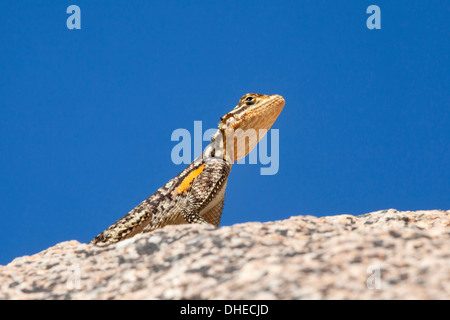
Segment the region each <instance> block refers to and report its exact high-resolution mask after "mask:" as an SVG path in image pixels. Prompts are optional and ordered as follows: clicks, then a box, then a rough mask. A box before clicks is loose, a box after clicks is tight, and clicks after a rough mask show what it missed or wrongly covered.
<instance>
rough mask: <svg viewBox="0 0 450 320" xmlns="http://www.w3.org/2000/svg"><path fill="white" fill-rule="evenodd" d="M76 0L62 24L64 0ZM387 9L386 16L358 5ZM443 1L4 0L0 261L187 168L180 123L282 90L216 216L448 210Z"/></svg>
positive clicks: (0, 17) (209, 121) (81, 237)
mask: <svg viewBox="0 0 450 320" xmlns="http://www.w3.org/2000/svg"><path fill="white" fill-rule="evenodd" d="M71 4H76V5H78V6H79V7H80V8H81V30H68V29H67V27H66V19H67V18H68V17H69V14H67V13H66V8H67V7H68V6H69V5H71ZM371 4H376V5H378V6H379V7H380V9H381V30H369V29H368V28H367V27H366V19H367V18H368V17H369V15H368V14H366V8H367V7H368V6H369V5H371ZM449 13H450V10H449V5H448V4H447V3H446V2H444V1H408V2H404V1H375V2H368V1H226V2H225V1H196V2H187V1H184V2H181V1H176V2H175V1H81V0H75V1H8V2H5V3H2V4H1V5H0V21H1V24H2V27H1V30H0V41H1V49H0V111H1V117H0V154H1V157H0V178H1V179H0V215H1V216H0V219H1V220H0V231H1V232H0V264H6V263H8V262H9V261H11V260H12V259H13V258H14V257H17V256H21V255H24V254H34V253H36V252H39V251H41V250H43V249H46V248H47V247H49V246H52V245H54V244H56V243H58V242H61V241H65V240H71V239H76V240H78V241H80V242H88V241H90V240H91V239H92V238H93V237H94V236H96V235H97V234H98V233H99V232H101V231H103V230H104V229H105V228H106V227H108V226H109V225H110V224H112V223H113V222H114V221H116V220H117V219H118V218H120V217H121V216H122V215H124V214H125V213H127V212H128V211H129V210H131V209H132V208H133V207H134V206H135V205H137V204H139V203H140V202H141V201H142V200H144V199H145V198H146V197H148V196H149V195H150V194H152V193H153V192H154V191H155V190H156V189H157V188H159V187H160V186H161V185H163V184H164V183H166V182H167V181H168V180H169V179H171V178H172V177H174V176H175V175H176V174H178V173H179V172H180V171H181V170H183V169H184V165H175V164H173V163H172V161H171V157H170V156H171V150H172V148H173V147H174V146H175V144H176V142H172V141H171V139H170V137H171V134H172V132H173V131H174V130H175V129H177V128H186V129H188V130H190V131H192V132H193V124H194V121H195V120H196V121H202V123H203V128H204V129H207V128H212V127H215V126H216V125H217V122H218V121H219V117H220V116H222V115H224V114H225V113H226V112H228V111H229V110H230V109H232V108H233V107H234V106H235V105H236V103H237V102H238V100H239V98H240V97H241V96H242V95H243V94H246V93H249V92H256V93H262V94H275V93H276V94H281V95H283V96H284V98H285V100H286V105H285V108H284V110H283V112H282V113H281V115H280V117H279V118H278V120H277V121H276V123H275V125H274V127H273V128H277V129H279V141H280V145H279V152H280V153H279V171H278V173H277V174H275V175H272V176H261V175H260V167H261V166H260V165H257V164H253V165H235V166H233V168H232V172H231V175H230V178H229V181H228V188H227V196H226V202H225V209H224V214H223V218H222V223H221V225H232V224H235V223H241V222H247V221H271V220H280V219H285V218H289V217H290V216H293V215H315V216H323V215H334V214H363V213H366V212H370V211H375V210H381V209H388V208H396V209H399V210H419V209H450V196H449V194H450V169H449V167H450V166H449V159H450V132H449V129H448V127H449V122H450V116H449V115H450V81H449V80H450V79H449V74H450V68H449V66H450V59H449V52H450V46H449V40H448V32H449V30H450V28H449V24H450V22H449Z"/></svg>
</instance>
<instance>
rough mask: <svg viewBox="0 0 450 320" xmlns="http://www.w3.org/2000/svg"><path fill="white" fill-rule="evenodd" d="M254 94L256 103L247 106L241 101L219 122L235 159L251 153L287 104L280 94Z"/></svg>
mask: <svg viewBox="0 0 450 320" xmlns="http://www.w3.org/2000/svg"><path fill="white" fill-rule="evenodd" d="M246 96H247V95H245V96H244V97H246ZM254 96H255V99H257V100H256V103H255V104H253V105H250V106H246V105H241V103H240V104H239V105H238V106H237V107H236V108H235V109H234V110H232V111H231V112H229V113H228V114H226V115H225V116H224V117H222V118H221V122H220V123H219V129H220V131H221V132H222V135H223V136H224V138H226V150H227V152H228V154H233V159H232V160H233V161H234V160H239V159H241V158H244V157H245V156H246V155H247V154H249V153H250V151H251V150H252V149H253V148H254V147H255V146H256V145H257V144H258V142H259V141H260V140H261V139H262V138H263V137H264V135H265V134H266V133H267V131H268V130H269V129H270V127H271V126H272V125H273V123H274V122H275V120H276V119H277V117H278V115H279V114H280V113H281V111H282V110H283V107H284V104H285V101H284V99H283V97H282V96H280V95H270V96H266V95H254ZM244 97H243V98H244ZM243 98H242V99H243ZM242 99H241V101H242Z"/></svg>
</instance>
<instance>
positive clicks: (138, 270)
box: [0, 209, 450, 299]
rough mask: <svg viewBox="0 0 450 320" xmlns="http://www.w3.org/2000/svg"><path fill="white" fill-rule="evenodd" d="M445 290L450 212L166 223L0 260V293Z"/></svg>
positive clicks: (408, 295)
mask: <svg viewBox="0 0 450 320" xmlns="http://www.w3.org/2000/svg"><path fill="white" fill-rule="evenodd" d="M155 298H156V299H449V298H450V211H442V210H430V211H415V212H412V211H404V212H399V211H396V210H393V209H390V210H383V211H377V212H372V213H368V214H364V215H361V216H351V215H337V216H328V217H320V218H317V217H313V216H296V217H291V218H290V219H286V220H281V221H274V222H266V223H259V222H249V223H242V224H237V225H233V226H226V227H220V228H218V229H214V230H211V229H209V228H207V227H205V226H202V225H180V226H168V227H165V228H164V229H160V230H156V231H153V232H151V233H147V234H140V235H137V236H135V237H134V238H131V239H128V240H125V241H122V242H119V243H117V244H115V245H111V246H108V247H96V246H94V245H89V244H84V243H79V242H78V241H67V242H62V243H59V244H57V245H55V246H53V247H51V248H48V249H47V250H44V251H42V252H40V253H37V254H35V255H33V256H24V257H20V258H16V259H14V260H13V261H12V262H11V263H9V264H8V265H6V266H0V299H155Z"/></svg>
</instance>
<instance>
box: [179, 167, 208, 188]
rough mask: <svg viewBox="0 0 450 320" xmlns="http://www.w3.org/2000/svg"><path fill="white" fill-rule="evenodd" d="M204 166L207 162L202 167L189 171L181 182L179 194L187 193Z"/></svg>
mask: <svg viewBox="0 0 450 320" xmlns="http://www.w3.org/2000/svg"><path fill="white" fill-rule="evenodd" d="M204 167H205V164H202V165H201V166H200V167H198V168H197V169H195V170H194V171H192V172H191V173H189V174H188V176H187V177H186V178H184V180H183V182H181V184H180V185H179V186H178V187H177V192H178V194H180V193H186V192H187V191H188V190H189V189H190V188H191V184H192V181H194V179H195V178H197V177H198V176H199V174H200V173H202V171H203V168H204Z"/></svg>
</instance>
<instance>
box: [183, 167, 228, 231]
mask: <svg viewBox="0 0 450 320" xmlns="http://www.w3.org/2000/svg"><path fill="white" fill-rule="evenodd" d="M230 170H231V165H230V164H228V163H227V162H225V161H224V160H222V159H216V158H209V159H207V160H206V161H205V166H204V168H203V171H202V172H201V173H200V174H199V175H198V177H197V178H196V179H195V180H194V181H193V183H192V186H191V188H190V190H189V194H188V197H187V199H186V204H185V206H184V208H183V211H182V216H183V218H184V219H185V220H186V221H187V222H188V223H201V224H212V225H214V226H216V227H217V226H218V225H219V222H220V216H221V214H222V207H223V201H224V198H225V188H226V184H227V180H228V175H229V174H230Z"/></svg>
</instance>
